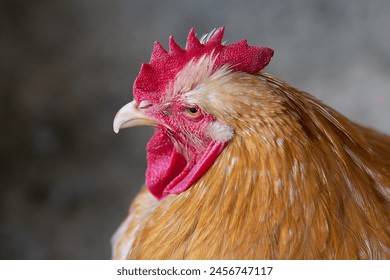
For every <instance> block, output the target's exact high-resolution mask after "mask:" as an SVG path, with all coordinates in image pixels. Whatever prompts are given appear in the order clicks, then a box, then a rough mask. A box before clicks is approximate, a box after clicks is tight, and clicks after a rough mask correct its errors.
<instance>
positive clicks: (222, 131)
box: [205, 121, 234, 142]
mask: <svg viewBox="0 0 390 280" xmlns="http://www.w3.org/2000/svg"><path fill="white" fill-rule="evenodd" d="M205 132H206V134H207V135H208V136H210V138H211V139H214V140H216V141H219V142H228V141H230V140H231V139H232V138H233V136H234V130H233V128H232V127H231V126H229V125H227V124H223V123H220V122H219V121H213V122H211V123H209V124H208V125H207V127H206V130H205Z"/></svg>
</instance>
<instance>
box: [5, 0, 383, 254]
mask: <svg viewBox="0 0 390 280" xmlns="http://www.w3.org/2000/svg"><path fill="white" fill-rule="evenodd" d="M389 15H390V2H389V1H387V0H382V1H365V0H359V1H338V0H333V1H329V0H323V1H308V0H307V1H229V0H228V1H226V0H225V1H205V0H198V1H192V0H188V1H157V0H155V1H152V0H146V1H145V0H143V1H124V0H114V1H103V0H94V1H92V0H68V1H59V0H35V1H29V0H8V1H7V0H2V1H1V2H0V60H1V61H0V91H1V95H0V125H1V131H0V133H1V137H0V257H1V258H5V259H105V258H109V257H110V244H109V240H110V237H111V235H112V233H113V232H114V230H115V229H116V227H117V226H118V225H119V223H120V222H121V221H122V219H123V218H124V217H125V214H126V211H127V208H128V205H129V203H130V201H131V199H132V197H133V195H134V194H135V192H136V191H137V190H138V189H139V186H140V185H141V184H142V182H143V180H144V172H145V168H146V161H145V152H144V150H145V144H146V142H147V139H148V137H149V136H150V135H151V132H152V130H151V129H148V128H134V129H131V130H125V131H123V132H121V133H120V134H119V135H115V134H114V133H113V132H112V119H113V117H114V115H115V113H116V111H117V110H118V109H119V108H120V107H121V106H122V105H124V104H125V103H127V102H128V101H130V100H131V99H132V96H131V87H132V82H133V80H134V78H135V77H136V75H137V73H138V70H139V67H140V64H141V62H147V61H148V60H149V57H150V53H151V49H152V43H153V41H154V40H159V41H161V42H162V44H163V45H164V46H167V41H168V36H169V35H171V34H174V35H175V38H176V39H177V41H178V42H179V43H180V44H182V45H184V43H185V38H186V35H187V33H188V30H189V28H190V27H192V26H194V27H195V29H196V31H197V33H198V34H199V35H201V34H203V33H205V32H208V31H210V30H211V29H213V28H214V27H219V26H222V25H225V26H226V32H225V39H226V40H227V41H228V43H232V42H235V41H237V40H240V39H242V38H247V39H248V41H249V43H250V44H252V45H264V46H269V47H271V48H273V49H274V50H275V57H274V59H273V60H272V62H271V64H270V66H269V67H268V68H267V69H268V71H269V72H271V73H273V74H275V75H277V76H279V77H280V78H282V79H284V80H286V81H288V82H289V83H291V84H292V85H294V86H296V87H298V88H301V89H303V90H305V91H308V92H311V93H312V94H313V95H315V96H316V97H317V98H319V99H322V100H324V101H325V102H326V103H327V104H329V105H331V106H333V107H335V108H336V109H337V110H339V111H341V112H342V113H344V114H345V115H347V116H348V117H350V118H351V119H353V120H355V121H358V122H361V123H363V124H366V125H369V126H372V127H375V128H377V129H379V130H381V131H383V132H387V133H390V122H389V120H390V110H389V108H390V79H389V77H390V35H389V30H390V16H389Z"/></svg>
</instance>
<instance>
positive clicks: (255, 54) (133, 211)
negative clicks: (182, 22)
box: [112, 28, 390, 259]
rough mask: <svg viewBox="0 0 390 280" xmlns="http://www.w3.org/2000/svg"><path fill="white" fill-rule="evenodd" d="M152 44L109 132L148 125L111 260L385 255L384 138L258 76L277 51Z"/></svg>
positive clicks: (389, 242) (389, 175)
mask: <svg viewBox="0 0 390 280" xmlns="http://www.w3.org/2000/svg"><path fill="white" fill-rule="evenodd" d="M223 34H224V28H220V29H218V30H216V31H214V32H213V33H211V34H209V35H206V36H204V37H202V38H201V39H200V40H199V39H198V38H197V37H196V35H195V32H194V29H191V31H190V32H189V35H188V39H187V44H186V48H185V49H183V48H181V47H180V46H179V45H178V44H177V43H176V42H175V40H174V39H173V37H172V36H171V37H170V38H169V51H166V50H165V49H164V48H163V47H162V46H161V45H160V43H158V42H155V44H154V49H153V52H152V55H151V60H150V62H149V63H148V64H143V65H142V67H141V70H140V73H139V75H138V77H137V79H136V80H135V83H134V87H133V94H134V101H132V102H130V103H128V104H127V105H125V106H124V107H122V108H121V109H120V110H119V111H118V113H117V115H116V116H115V119H114V131H115V132H118V131H119V129H121V128H126V127H133V126H138V125H152V126H154V127H155V132H154V135H153V136H152V138H151V139H150V141H149V143H148V144H147V147H146V151H147V162H148V167H147V170H146V183H145V186H143V188H142V189H141V191H140V193H139V194H138V195H137V196H136V198H135V199H134V201H133V203H132V205H131V207H130V210H129V213H128V216H127V218H126V219H125V221H124V222H123V223H122V224H121V226H120V227H119V229H118V230H117V231H116V233H115V234H114V236H113V238H112V245H113V255H112V257H113V258H114V259H390V137H389V136H386V135H384V134H381V133H379V132H376V131H374V130H372V129H369V128H365V127H363V126H360V125H358V124H356V123H353V122H352V121H350V120H348V119H347V118H346V117H344V116H343V115H341V114H339V113H338V112H336V111H335V110H333V109H331V108H329V107H328V106H326V105H324V104H323V103H321V102H320V101H318V100H316V99H315V98H314V97H313V96H311V95H310V94H307V93H305V92H302V91H300V90H298V89H296V88H293V87H291V86H289V85H288V84H286V83H285V82H283V81H281V80H279V79H278V78H275V77H273V76H271V75H270V74H267V73H266V72H264V71H263V70H262V69H263V68H264V67H265V66H266V65H267V64H268V63H269V62H270V60H271V57H272V56H273V51H272V50H271V49H269V48H266V47H256V46H249V45H248V44H247V41H246V40H242V41H239V42H236V43H233V44H229V45H226V44H224V43H222V37H223Z"/></svg>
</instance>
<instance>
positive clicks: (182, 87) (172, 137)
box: [114, 27, 273, 199]
mask: <svg viewBox="0 0 390 280" xmlns="http://www.w3.org/2000/svg"><path fill="white" fill-rule="evenodd" d="M223 33H224V28H223V27H222V28H220V29H218V30H216V31H215V32H213V33H211V34H210V35H206V36H204V37H202V39H200V40H199V39H198V38H197V37H196V36H195V32H194V29H191V30H190V32H189V34H188V39H187V46H186V48H185V49H182V48H181V47H180V46H179V45H178V44H177V43H176V42H175V40H174V39H173V37H172V36H171V37H170V38H169V52H168V51H166V50H165V49H164V48H163V47H162V46H161V44H160V43H159V42H155V43H154V48H153V52H152V55H151V59H150V62H149V63H148V64H142V67H141V70H140V72H139V75H138V77H137V78H136V80H135V82H134V86H133V95H134V100H133V101H132V102H130V103H128V104H126V105H125V106H124V107H122V108H121V109H120V110H119V111H118V113H117V114H116V116H115V119H114V131H115V132H118V131H119V129H121V128H126V127H133V126H138V125H153V126H155V127H156V129H155V133H154V135H153V136H152V138H151V139H150V141H149V143H148V144H147V148H146V150H147V162H148V168H147V170H146V185H147V186H148V189H149V190H150V192H151V193H152V194H153V195H154V196H155V197H156V198H157V199H163V198H164V197H165V196H167V195H169V194H179V193H181V192H184V191H185V190H187V189H188V188H189V187H191V185H192V184H194V183H195V182H196V181H197V180H198V179H199V178H200V177H201V176H202V175H203V174H204V173H205V172H206V171H207V170H208V169H209V168H210V166H211V165H212V164H213V162H214V161H215V160H216V159H217V157H218V156H219V154H220V153H221V152H222V151H223V149H224V148H225V147H226V146H227V144H228V142H229V141H230V140H231V139H232V137H233V136H234V129H233V128H232V127H231V126H229V125H227V124H226V123H224V120H223V119H219V118H217V117H215V116H214V115H213V114H212V113H210V112H207V111H206V110H205V109H204V108H202V106H200V105H199V104H197V103H194V102H193V100H194V98H191V96H192V97H193V96H194V95H197V94H198V93H199V94H200V93H201V92H202V91H204V88H202V86H203V85H204V83H205V82H206V81H208V82H210V80H213V79H218V78H221V77H220V76H221V75H225V74H226V73H229V72H232V71H242V72H246V73H249V74H254V73H257V72H259V71H260V70H261V69H263V68H264V67H265V66H266V65H267V64H268V63H269V61H270V60H271V57H272V55H273V51H272V50H271V49H269V48H265V47H255V46H248V44H247V41H246V40H241V41H239V42H237V43H233V44H230V45H224V44H223V43H222V37H223ZM221 73H223V74H221Z"/></svg>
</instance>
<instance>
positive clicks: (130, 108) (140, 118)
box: [113, 100, 157, 133]
mask: <svg viewBox="0 0 390 280" xmlns="http://www.w3.org/2000/svg"><path fill="white" fill-rule="evenodd" d="M140 125H157V121H156V120H154V119H152V118H150V117H148V116H147V115H145V113H144V112H143V111H141V110H139V109H138V108H137V104H136V102H135V100H133V101H131V102H130V103H127V104H126V105H125V106H123V107H122V108H121V109H120V110H119V111H118V113H116V115H115V118H114V123H113V127H114V131H115V133H118V132H119V129H121V128H127V127H133V126H140Z"/></svg>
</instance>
